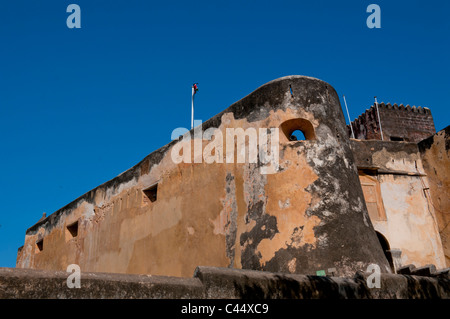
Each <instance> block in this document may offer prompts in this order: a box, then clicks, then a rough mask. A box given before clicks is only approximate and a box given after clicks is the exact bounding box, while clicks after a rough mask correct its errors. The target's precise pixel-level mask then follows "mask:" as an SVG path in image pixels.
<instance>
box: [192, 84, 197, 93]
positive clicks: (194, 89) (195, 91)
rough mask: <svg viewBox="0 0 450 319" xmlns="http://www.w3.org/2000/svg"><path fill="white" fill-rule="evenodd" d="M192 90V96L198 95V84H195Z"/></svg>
mask: <svg viewBox="0 0 450 319" xmlns="http://www.w3.org/2000/svg"><path fill="white" fill-rule="evenodd" d="M192 88H193V91H192V94H195V93H197V91H198V83H194V85H192Z"/></svg>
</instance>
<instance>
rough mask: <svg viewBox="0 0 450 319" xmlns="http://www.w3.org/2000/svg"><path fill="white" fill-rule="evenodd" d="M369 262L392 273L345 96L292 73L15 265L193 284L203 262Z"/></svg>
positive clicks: (41, 228)
mask: <svg viewBox="0 0 450 319" xmlns="http://www.w3.org/2000/svg"><path fill="white" fill-rule="evenodd" d="M186 131H187V130H186ZM261 132H262V133H261ZM296 132H302V133H303V135H304V137H305V138H304V139H303V140H299V137H297V136H296V135H295V136H296V137H294V134H295V133H296ZM241 133H243V139H241V140H240V139H239V137H237V138H235V136H234V134H237V135H239V134H241ZM261 134H262V135H261ZM264 134H265V135H264ZM276 136H278V140H277V139H276ZM299 136H300V135H299ZM206 137H207V138H206ZM241 137H242V136H241ZM266 137H267V141H269V143H265V142H267V141H266V139H265V138H266ZM229 138H231V140H229ZM230 141H231V142H230ZM255 141H256V142H255ZM220 142H222V143H220ZM255 143H256V144H255ZM188 146H189V147H188ZM252 146H254V147H255V149H256V150H257V153H255V154H253V155H255V157H254V158H256V161H252V160H251V159H252V158H253V157H252V155H251V151H250V149H251V147H252ZM273 147H275V148H273ZM205 154H206V156H205ZM241 155H242V156H243V157H240V156H241ZM208 156H209V157H208ZM206 158H208V160H206ZM240 158H244V160H243V161H240V160H239V159H240ZM267 158H269V160H268V161H266V159H267ZM175 159H176V160H175ZM229 159H233V161H229ZM180 160H181V161H180ZM211 161H212V162H211ZM75 226H76V231H74V229H75ZM74 234H75V235H74ZM38 244H39V245H38ZM373 263H375V264H378V265H379V266H380V268H381V271H382V272H390V270H389V265H388V262H387V260H386V258H385V256H384V254H383V251H382V249H381V246H380V244H379V242H378V239H377V236H376V233H375V231H374V229H373V226H372V224H371V222H370V219H369V216H368V213H367V209H366V206H365V202H364V197H363V193H362V189H361V185H360V183H359V179H358V174H357V169H356V166H355V164H354V160H353V155H352V152H351V150H350V146H349V139H348V137H347V132H346V125H345V120H344V116H343V113H342V109H341V106H340V103H339V98H338V95H337V93H336V91H335V90H334V89H333V87H331V86H330V85H329V84H327V83H326V82H323V81H321V80H318V79H314V78H310V77H305V76H288V77H283V78H280V79H277V80H274V81H271V82H269V83H267V84H265V85H263V86H261V87H259V88H258V89H256V90H255V91H254V92H252V93H251V94H249V95H248V96H246V97H244V98H243V99H241V100H239V101H238V102H236V103H234V104H233V105H231V106H230V107H229V108H227V109H226V110H224V111H223V112H221V113H220V114H218V115H216V116H214V117H213V118H211V119H209V120H208V121H206V122H204V123H202V125H200V126H197V127H196V128H195V129H193V130H191V131H189V133H184V135H183V138H180V139H176V140H174V141H172V142H171V143H169V144H168V145H166V146H165V147H163V148H161V149H159V150H157V151H155V152H153V153H152V154H150V155H149V156H147V157H146V158H145V159H144V160H142V161H141V162H140V163H139V164H137V165H136V166H134V167H133V168H131V169H130V170H128V171H126V172H124V173H123V174H121V175H119V176H118V177H116V178H115V179H113V180H111V181H109V182H107V183H105V184H103V185H101V186H99V187H97V188H95V189H94V190H92V191H90V192H88V193H86V194H85V195H83V196H81V197H80V198H78V199H77V200H75V201H74V202H72V203H70V204H68V205H67V206H66V207H64V208H62V209H61V210H59V211H57V212H55V213H54V214H52V215H50V216H48V217H47V218H46V219H44V220H42V221H40V222H38V223H37V224H36V225H34V226H33V227H31V228H30V229H28V231H27V235H26V239H25V245H24V247H23V248H22V249H21V250H20V252H19V254H18V261H17V266H18V267H25V268H27V267H28V268H41V269H54V270H65V267H67V265H68V264H78V265H80V267H81V269H82V270H85V271H91V272H116V273H135V274H155V275H170V276H181V277H187V276H190V275H191V274H192V272H193V271H194V269H195V267H196V266H197V265H199V264H202V265H210V266H216V267H231V268H244V269H253V270H267V271H272V272H285V273H296V274H316V273H317V272H318V271H319V272H320V271H325V272H327V271H328V270H329V269H333V273H334V274H335V275H351V274H354V273H355V272H356V271H358V270H366V268H367V266H368V265H369V264H373Z"/></svg>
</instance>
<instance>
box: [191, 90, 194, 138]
mask: <svg viewBox="0 0 450 319" xmlns="http://www.w3.org/2000/svg"><path fill="white" fill-rule="evenodd" d="M191 106H192V107H191V129H193V128H194V86H192V99H191Z"/></svg>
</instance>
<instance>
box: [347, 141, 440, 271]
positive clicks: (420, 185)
mask: <svg viewBox="0 0 450 319" xmlns="http://www.w3.org/2000/svg"><path fill="white" fill-rule="evenodd" d="M352 148H353V150H354V154H355V160H356V162H357V166H358V167H359V168H360V180H361V183H362V184H369V183H370V181H369V180H375V181H376V182H377V183H378V184H379V191H380V195H381V196H380V197H381V200H382V202H381V203H379V206H381V208H382V209H383V210H384V214H385V218H382V217H380V218H373V215H374V214H372V216H371V219H372V222H373V224H374V227H375V230H377V231H378V232H379V233H381V234H382V235H383V236H384V237H386V239H387V240H388V242H389V244H390V248H391V249H401V251H402V255H401V263H402V264H403V265H407V264H414V265H416V266H417V267H420V266H424V265H427V264H434V265H436V267H438V268H445V258H444V253H443V249H442V242H441V238H440V236H439V230H438V225H437V222H436V221H437V216H436V213H435V210H434V209H433V205H432V203H431V201H430V198H428V197H427V195H426V190H427V188H428V178H427V176H426V175H425V174H424V169H423V166H422V160H421V157H420V153H419V150H418V147H417V144H414V143H405V142H382V141H358V140H352ZM363 189H364V187H363ZM365 196H366V199H367V197H369V196H370V194H367V191H366V194H365Z"/></svg>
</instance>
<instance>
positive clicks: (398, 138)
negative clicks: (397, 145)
mask: <svg viewBox="0 0 450 319" xmlns="http://www.w3.org/2000/svg"><path fill="white" fill-rule="evenodd" d="M404 140H405V139H404V138H403V137H397V136H391V141H395V142H403V141H404Z"/></svg>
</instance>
